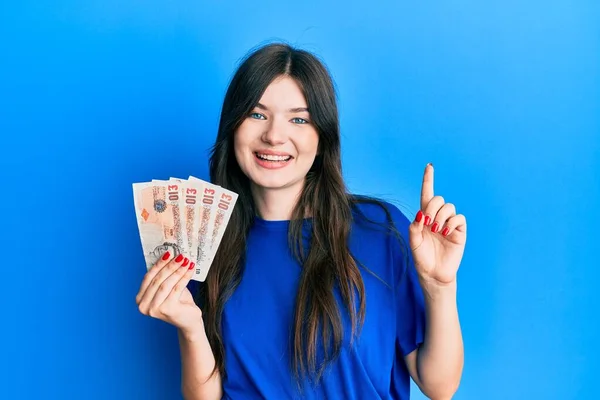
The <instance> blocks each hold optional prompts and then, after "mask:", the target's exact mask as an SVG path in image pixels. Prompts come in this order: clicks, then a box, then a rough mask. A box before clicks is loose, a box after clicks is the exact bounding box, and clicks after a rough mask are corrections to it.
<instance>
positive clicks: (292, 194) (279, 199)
mask: <svg viewBox="0 0 600 400" xmlns="http://www.w3.org/2000/svg"><path fill="white" fill-rule="evenodd" d="M301 191H302V185H298V186H293V187H288V188H282V189H265V188H261V187H256V186H252V197H253V198H254V204H255V205H256V211H257V212H258V215H259V216H260V217H261V218H262V219H264V220H268V221H282V220H290V219H291V218H292V212H293V210H294V207H295V206H296V202H297V201H298V199H299V197H300V193H301Z"/></svg>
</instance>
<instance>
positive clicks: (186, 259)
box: [181, 257, 190, 267]
mask: <svg viewBox="0 0 600 400" xmlns="http://www.w3.org/2000/svg"><path fill="white" fill-rule="evenodd" d="M189 262H190V260H188V258H187V257H186V258H185V260H183V264H181V266H182V267H185V266H186V265H188V263H189Z"/></svg>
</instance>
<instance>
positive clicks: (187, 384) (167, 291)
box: [136, 252, 223, 400]
mask: <svg viewBox="0 0 600 400" xmlns="http://www.w3.org/2000/svg"><path fill="white" fill-rule="evenodd" d="M188 263H189V260H188V259H187V258H184V257H183V256H182V255H179V256H178V257H176V258H173V259H171V255H170V254H169V252H166V253H165V254H164V256H163V257H162V258H161V259H160V260H158V261H157V262H156V264H155V265H154V266H153V267H152V268H150V270H148V272H147V273H146V275H145V276H144V279H143V280H142V284H141V286H140V290H139V292H138V294H137V296H136V303H137V305H138V307H139V310H140V312H141V313H142V314H144V315H148V316H150V317H153V318H157V319H160V320H162V321H165V322H167V323H169V324H171V325H173V326H175V327H176V328H177V335H178V338H179V347H180V351H181V365H182V374H181V375H182V376H181V390H182V395H183V397H184V399H185V400H220V399H221V398H222V397H223V392H222V387H221V376H220V374H219V373H215V374H214V375H212V371H213V369H214V366H215V357H214V355H213V352H212V349H211V347H210V344H209V342H208V337H207V336H206V331H205V330H204V323H203V320H202V311H201V310H200V308H199V307H198V306H197V305H196V304H195V302H194V299H193V298H192V294H191V293H190V291H189V289H188V288H187V285H188V283H189V282H190V279H191V278H192V276H193V275H194V263H189V265H188Z"/></svg>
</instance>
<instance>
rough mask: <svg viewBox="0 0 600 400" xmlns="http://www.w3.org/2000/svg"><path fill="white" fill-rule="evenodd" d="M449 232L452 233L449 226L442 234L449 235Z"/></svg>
mask: <svg viewBox="0 0 600 400" xmlns="http://www.w3.org/2000/svg"><path fill="white" fill-rule="evenodd" d="M449 233H450V229H448V227H446V228H444V230H443V231H442V235H444V236H448V234H449Z"/></svg>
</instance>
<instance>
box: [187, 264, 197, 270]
mask: <svg viewBox="0 0 600 400" xmlns="http://www.w3.org/2000/svg"><path fill="white" fill-rule="evenodd" d="M195 266H196V263H195V262H193V263H190V267H189V268H188V269H194V267H195Z"/></svg>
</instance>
